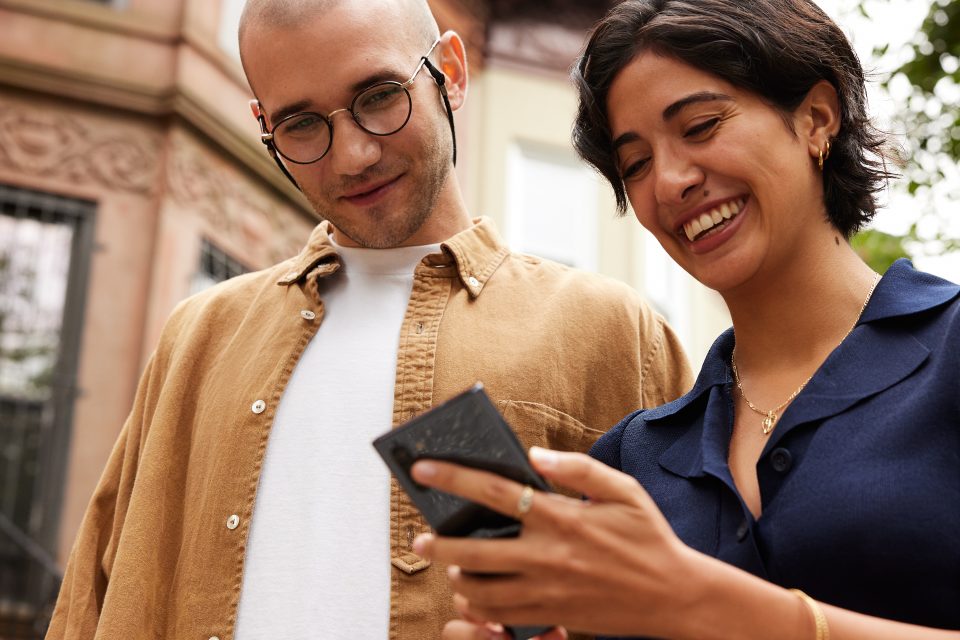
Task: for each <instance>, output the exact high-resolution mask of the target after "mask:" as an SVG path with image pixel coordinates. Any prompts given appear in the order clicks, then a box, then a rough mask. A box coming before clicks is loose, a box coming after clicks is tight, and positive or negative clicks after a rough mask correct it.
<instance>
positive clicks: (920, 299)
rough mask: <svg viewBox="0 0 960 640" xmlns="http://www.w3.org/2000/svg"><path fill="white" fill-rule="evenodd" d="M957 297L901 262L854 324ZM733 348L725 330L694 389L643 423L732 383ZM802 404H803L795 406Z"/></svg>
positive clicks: (956, 290) (952, 287) (946, 285)
mask: <svg viewBox="0 0 960 640" xmlns="http://www.w3.org/2000/svg"><path fill="white" fill-rule="evenodd" d="M958 295H960V285H958V284H955V283H953V282H949V281H947V280H944V279H942V278H939V277H937V276H934V275H931V274H929V273H924V272H922V271H917V270H916V269H914V267H913V264H912V263H911V262H910V261H909V260H907V259H905V258H901V259H900V260H897V261H896V262H894V263H893V265H891V266H890V268H889V269H887V271H886V273H884V275H883V277H882V278H881V279H880V282H878V283H877V287H876V289H875V290H874V292H873V295H872V296H871V297H870V302H869V304H868V305H867V308H866V309H864V311H863V315H862V316H861V317H860V320H859V321H857V326H860V325H864V324H868V323H871V322H877V321H879V320H885V319H888V318H895V317H903V316H909V315H913V314H915V313H921V312H923V311H928V310H930V309H933V308H935V307H938V306H940V305H942V304H945V303H947V302H950V301H951V300H953V299H954V298H956V297H957V296H958ZM850 338H852V339H849V338H848V340H847V341H848V342H850V343H851V345H850V346H853V345H854V344H856V343H859V342H860V341H861V339H862V338H861V336H853V335H851V336H850ZM734 344H735V339H734V334H733V329H732V328H731V329H727V330H726V331H724V332H723V333H722V334H720V337H718V338H717V339H716V341H715V342H714V343H713V346H711V347H710V351H709V352H708V353H707V356H706V358H705V359H704V362H703V368H702V369H701V370H700V374H699V375H698V376H697V381H696V383H695V384H694V385H693V389H691V390H690V391H689V393H687V394H686V395H684V396H683V397H681V398H679V399H677V400H675V401H673V402H671V403H669V404H665V405H662V406H660V407H657V408H655V409H651V410H649V411H645V412H644V414H643V417H644V420H645V421H646V422H648V423H649V422H655V421H657V420H661V419H663V418H667V417H669V416H672V415H674V414H676V413H678V412H680V411H682V410H683V409H684V408H686V407H688V406H689V405H691V404H693V403H695V402H696V401H697V400H698V399H699V398H700V397H701V396H703V395H704V394H706V393H708V392H709V391H710V390H711V389H713V388H714V387H717V386H726V385H729V384H731V383H732V382H733V377H732V374H731V371H730V365H729V363H730V355H731V354H732V353H733V347H734ZM798 404H802V403H798Z"/></svg>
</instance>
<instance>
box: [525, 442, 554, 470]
mask: <svg viewBox="0 0 960 640" xmlns="http://www.w3.org/2000/svg"><path fill="white" fill-rule="evenodd" d="M530 459H531V460H533V461H534V462H535V463H536V464H537V466H538V467H540V468H541V469H555V468H556V466H557V464H558V463H559V462H560V456H558V455H557V452H556V451H552V450H550V449H544V448H542V447H530Z"/></svg>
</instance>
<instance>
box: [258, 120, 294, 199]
mask: <svg viewBox="0 0 960 640" xmlns="http://www.w3.org/2000/svg"><path fill="white" fill-rule="evenodd" d="M257 120H259V121H260V131H261V134H260V142H262V143H263V144H264V145H265V146H266V147H267V151H269V152H270V157H271V158H273V161H274V162H276V163H277V166H278V167H280V171H282V172H283V175H285V176H287V180H289V181H290V183H291V184H292V185H293V186H295V187H296V188H297V191H300V192H303V189H301V188H300V185H299V184H297V181H296V180H294V179H293V176H292V175H290V172H289V171H287V168H286V167H285V166H283V163H282V162H281V161H280V156H279V154H277V148H276V147H275V146H273V140H271V139H269V138H267V137H266V135H267V134H268V132H267V121H266V120H264V118H263V115H259V116H257Z"/></svg>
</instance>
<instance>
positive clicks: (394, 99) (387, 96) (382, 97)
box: [273, 82, 413, 164]
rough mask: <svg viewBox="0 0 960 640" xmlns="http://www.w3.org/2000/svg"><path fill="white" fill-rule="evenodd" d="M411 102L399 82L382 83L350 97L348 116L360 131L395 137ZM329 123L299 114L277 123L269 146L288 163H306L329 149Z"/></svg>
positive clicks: (406, 118) (321, 117) (330, 135)
mask: <svg viewBox="0 0 960 640" xmlns="http://www.w3.org/2000/svg"><path fill="white" fill-rule="evenodd" d="M412 108H413V102H412V100H411V98H410V93H409V92H408V91H407V89H406V87H404V86H403V85H402V84H400V83H399V82H383V83H380V84H376V85H374V86H372V87H369V88H368V89H364V90H363V91H361V92H360V93H358V94H357V95H356V97H354V99H353V102H352V103H351V105H350V113H351V115H352V116H353V119H354V120H355V121H356V123H357V124H358V125H360V127H361V128H363V129H364V130H365V131H367V132H368V133H371V134H373V135H377V136H388V135H390V134H392V133H396V132H397V131H399V130H400V129H402V128H403V127H404V125H406V124H407V121H408V120H409V119H410V113H411V111H412ZM332 133H333V130H332V125H331V123H330V122H329V121H328V120H327V119H326V118H324V117H323V116H321V115H320V114H318V113H299V114H296V115H294V116H292V117H290V118H287V119H285V120H283V121H282V122H280V123H279V124H278V125H277V127H276V129H274V131H273V143H274V145H275V146H276V148H277V151H279V152H280V154H281V155H283V156H284V157H285V158H287V159H288V160H291V161H293V162H297V163H303V164H306V163H310V162H314V161H316V160H318V159H320V158H321V157H323V156H324V155H325V154H326V153H327V151H328V150H329V149H330V143H331V140H332Z"/></svg>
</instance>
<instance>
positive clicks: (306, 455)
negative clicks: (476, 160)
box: [235, 245, 440, 640]
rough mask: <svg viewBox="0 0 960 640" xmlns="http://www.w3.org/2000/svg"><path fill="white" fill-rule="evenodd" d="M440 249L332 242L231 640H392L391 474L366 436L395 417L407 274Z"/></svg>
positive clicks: (276, 440)
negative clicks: (332, 263) (334, 264)
mask: <svg viewBox="0 0 960 640" xmlns="http://www.w3.org/2000/svg"><path fill="white" fill-rule="evenodd" d="M439 250H440V245H426V246H418V247H401V248H397V249H357V248H349V247H338V252H339V253H340V256H341V260H342V268H341V269H340V271H339V272H337V273H336V274H334V275H333V276H330V277H328V278H325V279H324V281H323V282H322V284H321V295H322V297H323V302H324V316H323V321H322V324H321V325H320V328H319V330H318V332H317V335H316V336H315V337H314V338H313V340H312V341H311V342H310V344H308V345H307V348H306V350H305V351H304V353H303V356H302V357H301V359H300V361H299V363H298V364H297V366H296V368H295V369H294V371H293V374H292V375H291V377H290V382H289V384H288V386H287V388H286V390H285V392H284V394H283V398H282V399H281V401H280V404H279V406H278V407H277V415H276V419H275V420H274V424H273V428H272V431H271V433H270V439H269V442H268V445H267V451H266V455H265V457H264V461H263V471H262V473H261V475H260V485H259V488H258V490H257V497H256V503H255V505H254V511H253V519H252V522H251V524H250V536H249V539H248V541H247V555H246V563H245V565H244V574H243V586H242V589H241V593H240V605H239V609H238V613H237V625H236V635H235V638H236V640H264V639H272V638H283V639H284V640H299V639H301V638H302V639H307V638H329V639H338V638H386V637H387V636H388V627H389V621H390V524H389V517H390V476H389V471H388V470H387V467H386V466H385V465H384V464H383V461H382V460H381V459H380V457H379V456H378V455H377V453H376V451H375V450H374V448H373V446H372V445H371V442H372V441H373V439H374V438H375V437H377V436H379V435H380V434H382V433H384V432H386V431H387V430H389V429H390V427H391V423H392V417H393V393H394V384H395V377H396V361H397V348H398V346H399V341H400V327H401V324H402V322H403V317H404V313H405V312H406V309H407V305H408V303H409V300H410V293H411V291H412V288H413V271H414V269H415V268H416V266H417V264H419V263H420V261H421V260H422V259H423V257H424V256H426V255H428V254H430V253H436V252H437V251H439Z"/></svg>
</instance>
